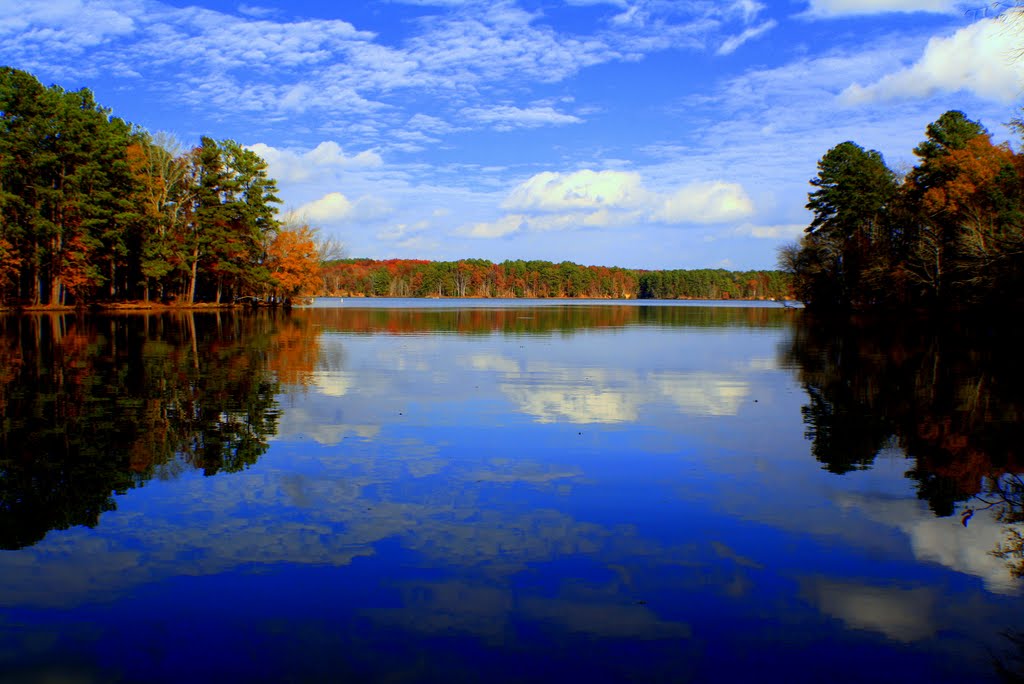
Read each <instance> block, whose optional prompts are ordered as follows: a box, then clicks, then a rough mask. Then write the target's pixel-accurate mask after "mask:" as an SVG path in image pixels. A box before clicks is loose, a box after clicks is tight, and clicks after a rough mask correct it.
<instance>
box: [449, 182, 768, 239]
mask: <svg viewBox="0 0 1024 684" xmlns="http://www.w3.org/2000/svg"><path fill="white" fill-rule="evenodd" d="M501 208H502V209H504V210H505V211H507V212H510V213H508V214H506V215H505V216H502V217H501V218H499V219H497V220H495V221H489V222H481V223H475V224H471V225H468V226H464V227H462V228H460V229H459V230H458V231H456V234H458V235H464V236H468V237H478V238H495V237H503V236H505V235H510V234H512V233H516V232H519V231H522V230H530V231H534V232H546V231H559V230H572V229H576V228H615V227H623V226H635V225H638V224H649V223H662V224H685V223H698V224H708V223H722V222H727V221H733V220H736V219H740V218H743V217H746V216H749V215H750V214H751V213H753V211H754V207H753V202H752V201H751V200H750V198H749V197H748V196H747V193H746V192H745V191H744V189H743V187H742V186H741V185H739V184H738V183H727V182H724V181H704V182H697V183H691V184H689V185H686V186H683V187H681V188H678V189H676V190H674V191H671V192H667V193H659V192H654V191H651V190H649V189H647V188H646V187H645V185H644V181H643V178H642V177H641V175H640V174H639V173H637V172H634V171H612V170H605V171H593V170H591V169H583V170H581V171H575V172H572V173H556V172H553V171H544V172H542V173H538V174H536V175H534V176H532V177H530V178H528V179H527V180H525V181H523V182H522V183H520V184H519V185H517V186H516V187H515V188H513V189H512V191H511V192H510V193H509V194H508V196H507V197H506V198H505V200H504V201H503V202H502V203H501Z"/></svg>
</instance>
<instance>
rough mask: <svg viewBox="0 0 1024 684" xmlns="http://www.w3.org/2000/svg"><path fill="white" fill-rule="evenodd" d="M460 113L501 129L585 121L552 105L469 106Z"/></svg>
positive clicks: (507, 129) (464, 116) (469, 118)
mask: <svg viewBox="0 0 1024 684" xmlns="http://www.w3.org/2000/svg"><path fill="white" fill-rule="evenodd" d="M459 114H460V115H461V116H462V117H463V118H465V119H468V120H469V121H474V122H477V123H483V124H488V125H491V126H493V127H494V128H495V129H496V130H499V131H509V130H512V129H515V128H538V127H540V126H564V125H565V124H576V123H583V119H581V118H579V117H577V116H573V115H572V114H563V113H562V112H559V111H556V110H555V109H554V108H552V107H529V108H526V109H521V108H519V107H512V106H510V105H497V106H493V107H472V108H467V109H463V110H462V111H461V112H459Z"/></svg>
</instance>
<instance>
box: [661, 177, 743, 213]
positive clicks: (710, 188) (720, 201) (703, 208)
mask: <svg viewBox="0 0 1024 684" xmlns="http://www.w3.org/2000/svg"><path fill="white" fill-rule="evenodd" d="M752 213H754V204H753V202H751V200H750V197H748V196H747V193H746V191H744V189H743V186H741V185H739V184H738V183H726V182H724V181H708V182H700V183H691V184H690V185H687V186H685V187H682V188H680V189H679V190H677V191H675V192H674V193H672V194H671V195H669V196H667V197H665V198H664V199H663V200H662V202H661V206H660V208H659V209H658V211H657V212H655V214H654V219H655V220H657V221H661V222H662V223H722V222H724V221H732V220H736V219H740V218H744V217H746V216H749V215H750V214H752Z"/></svg>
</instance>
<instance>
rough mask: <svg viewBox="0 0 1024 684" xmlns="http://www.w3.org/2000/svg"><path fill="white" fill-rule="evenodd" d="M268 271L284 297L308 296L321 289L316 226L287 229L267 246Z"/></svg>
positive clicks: (276, 289) (279, 233)
mask: <svg viewBox="0 0 1024 684" xmlns="http://www.w3.org/2000/svg"><path fill="white" fill-rule="evenodd" d="M266 264H267V270H268V271H269V272H270V277H271V279H272V281H273V283H274V287H275V291H276V293H277V294H278V295H280V296H282V297H294V296H296V295H308V294H313V293H316V292H318V291H319V290H320V288H321V285H322V279H321V275H320V259H319V257H318V255H317V249H316V240H315V236H314V232H313V229H312V228H310V227H309V226H299V227H297V228H284V229H282V230H281V231H279V232H278V233H277V235H276V236H275V237H274V241H273V242H271V243H270V246H269V247H268V248H267V262H266Z"/></svg>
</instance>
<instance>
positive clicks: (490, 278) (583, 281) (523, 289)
mask: <svg viewBox="0 0 1024 684" xmlns="http://www.w3.org/2000/svg"><path fill="white" fill-rule="evenodd" d="M323 281H324V290H323V294H327V295H334V296H342V297H351V296H362V297H589V298H596V299H788V298H791V297H792V296H793V293H792V278H791V276H790V275H789V274H787V273H783V272H781V271H726V270H723V269H698V270H661V271H644V270H635V269H626V268H609V267H604V266H581V265H579V264H574V263H571V262H568V261H564V262H561V263H552V262H550V261H521V260H516V261H504V262H502V263H500V264H495V263H492V262H490V261H486V260H483V259H465V260H462V261H421V260H413V259H391V260H387V261H375V260H373V259H342V260H338V261H333V262H330V263H329V264H327V265H326V266H325V267H324V269H323Z"/></svg>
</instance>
